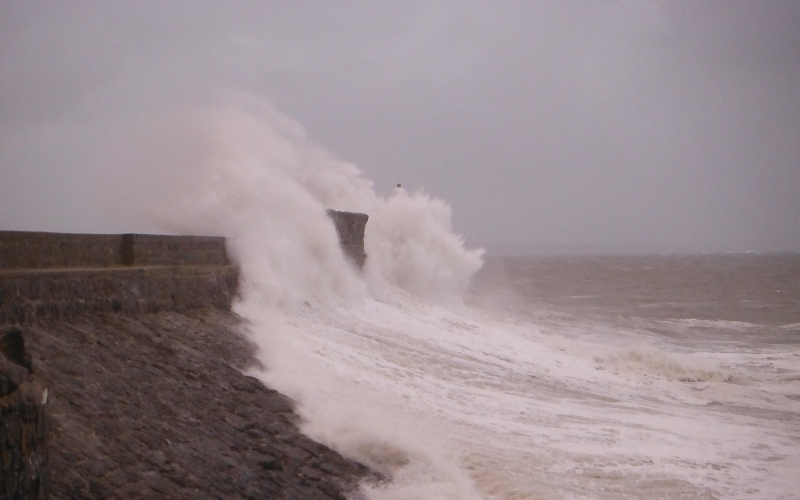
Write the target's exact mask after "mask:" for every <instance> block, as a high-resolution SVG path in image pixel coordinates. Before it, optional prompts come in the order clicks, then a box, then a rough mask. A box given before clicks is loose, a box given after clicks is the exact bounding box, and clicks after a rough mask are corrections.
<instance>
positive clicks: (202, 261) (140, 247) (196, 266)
mask: <svg viewBox="0 0 800 500" xmlns="http://www.w3.org/2000/svg"><path fill="white" fill-rule="evenodd" d="M238 282H239V268H238V267H236V266H231V265H230V261H229V259H228V256H227V252H226V249H225V238H221V237H209V236H165V235H142V234H118V235H102V234H101V235H92V234H65V233H37V232H23V231H0V324H3V323H6V324H7V323H23V324H30V323H36V322H37V321H41V320H64V319H69V318H73V317H76V316H80V315H84V314H95V313H102V312H130V313H144V312H158V311H185V310H190V309H204V308H215V309H223V310H230V307H231V303H232V301H233V299H234V298H235V296H236V294H237V290H238Z"/></svg>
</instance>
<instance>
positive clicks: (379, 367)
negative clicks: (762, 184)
mask: <svg viewBox="0 0 800 500" xmlns="http://www.w3.org/2000/svg"><path fill="white" fill-rule="evenodd" d="M278 328H281V329H283V330H284V335H282V336H281V337H282V338H281V342H282V343H283V342H285V343H288V344H290V345H288V346H287V345H283V346H281V348H280V350H281V354H280V355H281V356H286V357H287V359H288V360H289V362H288V363H287V366H282V367H281V368H280V369H279V370H280V371H283V370H287V371H289V372H295V375H294V376H292V375H289V376H288V377H287V376H285V374H284V375H283V376H278V375H277V374H274V373H273V374H270V372H269V371H267V372H266V373H262V374H261V376H262V378H264V379H265V380H266V381H267V383H270V384H271V385H276V386H278V388H279V389H282V390H284V391H285V392H288V393H289V394H290V395H292V396H293V397H295V398H296V399H297V400H298V401H301V406H300V412H301V414H302V415H303V416H304V418H305V419H306V422H305V424H304V429H305V431H306V432H307V433H308V434H310V435H311V436H312V437H315V438H316V439H319V440H321V441H323V442H325V443H327V444H330V445H332V446H334V447H335V448H337V449H339V450H340V451H342V452H343V453H344V454H345V455H348V456H350V457H353V458H356V459H358V460H361V461H362V462H364V463H367V464H368V465H370V466H371V467H373V468H374V469H376V470H378V471H379V472H381V473H383V474H385V475H386V476H387V477H390V478H391V481H390V482H389V483H388V484H383V485H369V484H366V485H364V486H363V489H364V491H365V492H366V495H367V497H368V498H371V499H401V498H402V499H412V498H417V499H622V498H624V499H793V498H800V256H799V255H758V254H732V255H723V254H714V255H671V256H570V257H515V258H493V259H487V261H486V263H485V264H484V266H483V268H482V269H481V270H480V271H479V272H478V273H477V274H476V275H475V277H474V280H473V283H472V286H471V288H470V289H469V291H468V293H467V294H466V296H465V299H464V302H463V303H462V304H457V305H454V304H449V305H447V306H441V305H436V304H434V303H431V302H429V301H426V300H422V299H419V298H418V297H415V296H413V295H411V294H402V293H398V295H397V296H393V297H392V300H391V301H388V300H385V299H384V300H374V299H365V300H363V301H358V302H356V303H352V304H349V305H338V306H335V307H321V306H316V307H314V306H308V307H306V308H304V310H301V311H297V312H296V313H295V314H294V315H293V316H292V317H291V318H288V319H286V324H284V325H281V326H280V327H278ZM287 337H289V338H287ZM273 340H274V339H273ZM266 345H268V346H269V345H270V344H268V343H267V344H266ZM272 346H273V347H267V348H268V349H270V348H274V344H272ZM267 365H268V366H270V365H272V366H274V365H275V364H274V363H270V361H269V360H268V361H267Z"/></svg>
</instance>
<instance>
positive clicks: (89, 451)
mask: <svg viewBox="0 0 800 500" xmlns="http://www.w3.org/2000/svg"><path fill="white" fill-rule="evenodd" d="M240 326H241V320H240V319H239V318H238V317H237V316H236V315H234V314H232V313H229V312H224V311H202V312H194V313H187V314H180V313H175V312H163V313H157V314H141V315H124V314H106V315H98V316H93V317H85V318H80V319H76V320H73V321H70V322H53V323H40V324H37V325H34V326H30V327H28V328H25V338H26V343H27V345H28V347H29V349H30V351H31V353H32V355H33V359H34V363H35V370H36V371H37V373H38V374H39V377H41V379H42V380H43V381H44V382H45V383H47V385H48V386H49V393H50V400H49V402H48V405H49V412H50V419H51V424H50V488H49V489H50V498H51V499H52V500H66V499H98V500H99V499H120V500H122V499H140V498H141V499H145V498H147V499H155V498H158V499H210V498H213V499H245V498H246V499H287V500H288V499H308V500H316V499H319V500H330V499H340V500H344V499H345V498H350V499H354V498H360V496H359V494H358V491H357V484H358V482H359V481H360V480H363V479H365V478H366V479H367V480H377V477H376V476H374V475H373V474H371V473H370V471H369V470H368V469H367V468H366V467H364V466H363V465H360V464H358V463H355V462H353V461H350V460H347V459H345V458H343V457H342V456H341V455H339V454H338V453H336V452H335V451H333V450H331V449H328V448H326V447H325V446H322V445H320V444H318V443H315V442H313V441H311V440H310V439H309V438H308V437H306V436H304V435H303V434H301V433H300V432H299V431H298V429H297V417H296V415H295V414H294V412H293V407H292V402H291V400H290V399H288V398H287V397H285V396H283V395H281V394H279V393H277V392H275V391H273V390H271V389H269V388H266V387H265V386H264V385H262V384H261V383H260V382H259V381H258V380H256V379H255V378H252V377H249V376H245V375H243V374H242V373H241V370H244V369H246V368H248V367H251V366H253V365H255V364H257V360H256V358H255V356H254V353H255V348H254V346H253V345H252V344H251V343H250V342H249V341H248V340H247V339H246V338H245V337H244V336H243V335H241V334H240V333H237V332H238V329H239V327H240Z"/></svg>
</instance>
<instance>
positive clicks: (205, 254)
mask: <svg viewBox="0 0 800 500" xmlns="http://www.w3.org/2000/svg"><path fill="white" fill-rule="evenodd" d="M198 265H207V266H226V265H230V261H229V259H228V253H227V250H226V248H225V238H224V237H220V236H172V235H154V234H132V233H129V234H72V233H46V232H32V231H0V269H51V268H78V267H86V268H96V267H118V266H198Z"/></svg>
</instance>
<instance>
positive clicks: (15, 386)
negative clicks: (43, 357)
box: [0, 328, 48, 500]
mask: <svg viewBox="0 0 800 500" xmlns="http://www.w3.org/2000/svg"><path fill="white" fill-rule="evenodd" d="M0 353H1V354H2V355H0V380H1V381H2V384H0V388H1V389H3V392H2V393H0V478H2V484H1V485H0V498H4V499H6V498H7V499H13V500H29V499H37V500H38V499H44V498H47V483H48V469H47V464H48V441H47V440H48V435H47V433H48V422H47V414H46V411H45V404H46V403H47V399H48V390H47V388H46V387H45V386H43V385H42V384H41V382H39V381H38V380H37V378H36V377H35V376H34V374H33V371H32V367H33V364H32V362H31V355H30V353H29V352H28V350H27V349H26V348H25V341H24V339H23V337H22V332H21V331H20V330H19V329H18V328H12V329H10V330H9V331H8V332H6V334H5V335H4V336H3V338H2V339H0Z"/></svg>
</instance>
